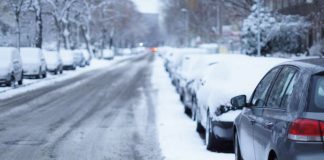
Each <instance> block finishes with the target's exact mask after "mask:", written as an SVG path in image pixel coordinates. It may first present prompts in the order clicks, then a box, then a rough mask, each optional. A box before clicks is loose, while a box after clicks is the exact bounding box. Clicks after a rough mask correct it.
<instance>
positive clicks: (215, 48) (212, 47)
mask: <svg viewBox="0 0 324 160" xmlns="http://www.w3.org/2000/svg"><path fill="white" fill-rule="evenodd" d="M199 48H200V49H204V50H206V52H207V53H210V54H218V53H219V50H220V49H219V45H218V44H217V43H209V44H201V45H199Z"/></svg>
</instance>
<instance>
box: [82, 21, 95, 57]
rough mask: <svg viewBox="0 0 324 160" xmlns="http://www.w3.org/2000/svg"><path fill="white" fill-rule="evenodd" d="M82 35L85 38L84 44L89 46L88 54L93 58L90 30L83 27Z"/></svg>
mask: <svg viewBox="0 0 324 160" xmlns="http://www.w3.org/2000/svg"><path fill="white" fill-rule="evenodd" d="M80 28H81V34H82V37H83V38H84V42H85V43H86V46H87V50H88V52H89V53H90V55H91V57H93V56H94V55H93V53H92V50H91V45H90V38H89V34H88V32H89V31H88V30H87V29H85V27H83V26H81V27H80Z"/></svg>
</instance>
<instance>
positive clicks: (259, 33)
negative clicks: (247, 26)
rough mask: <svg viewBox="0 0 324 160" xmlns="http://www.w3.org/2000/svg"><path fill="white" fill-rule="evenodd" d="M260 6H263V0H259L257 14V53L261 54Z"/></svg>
mask: <svg viewBox="0 0 324 160" xmlns="http://www.w3.org/2000/svg"><path fill="white" fill-rule="evenodd" d="M260 8H261V0H257V15H258V24H257V25H258V40H257V41H258V42H257V43H258V46H257V50H258V53H257V55H258V56H261V27H260V25H261V18H260Z"/></svg>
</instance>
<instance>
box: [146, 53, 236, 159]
mask: <svg viewBox="0 0 324 160" xmlns="http://www.w3.org/2000/svg"><path fill="white" fill-rule="evenodd" d="M152 84H153V86H154V88H155V89H156V90H157V91H158V93H157V111H156V113H157V125H158V134H159V142H160V146H161V150H162V154H163V155H164V156H165V159H166V160H200V159H201V160H231V159H234V154H225V153H214V152H209V151H207V150H206V147H205V145H204V142H203V140H202V139H201V138H200V136H199V135H198V133H197V132H196V131H195V123H194V122H192V121H191V120H190V119H189V118H188V117H186V115H185V114H184V113H183V106H182V104H181V102H180V100H179V98H178V97H179V96H178V95H177V94H176V92H175V89H174V88H173V86H172V85H171V82H170V79H169V78H168V75H167V73H166V72H165V70H164V68H163V62H162V60H161V59H159V58H158V59H156V61H155V63H154V70H153V77H152Z"/></svg>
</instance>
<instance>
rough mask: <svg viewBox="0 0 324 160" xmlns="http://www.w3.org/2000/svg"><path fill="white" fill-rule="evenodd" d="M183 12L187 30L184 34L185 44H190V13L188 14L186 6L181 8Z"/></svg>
mask: <svg viewBox="0 0 324 160" xmlns="http://www.w3.org/2000/svg"><path fill="white" fill-rule="evenodd" d="M181 12H182V13H183V15H184V21H183V24H184V28H185V29H184V30H185V34H184V37H185V38H184V41H185V46H187V47H188V46H189V38H188V32H189V14H188V10H187V9H185V8H182V9H181Z"/></svg>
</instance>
